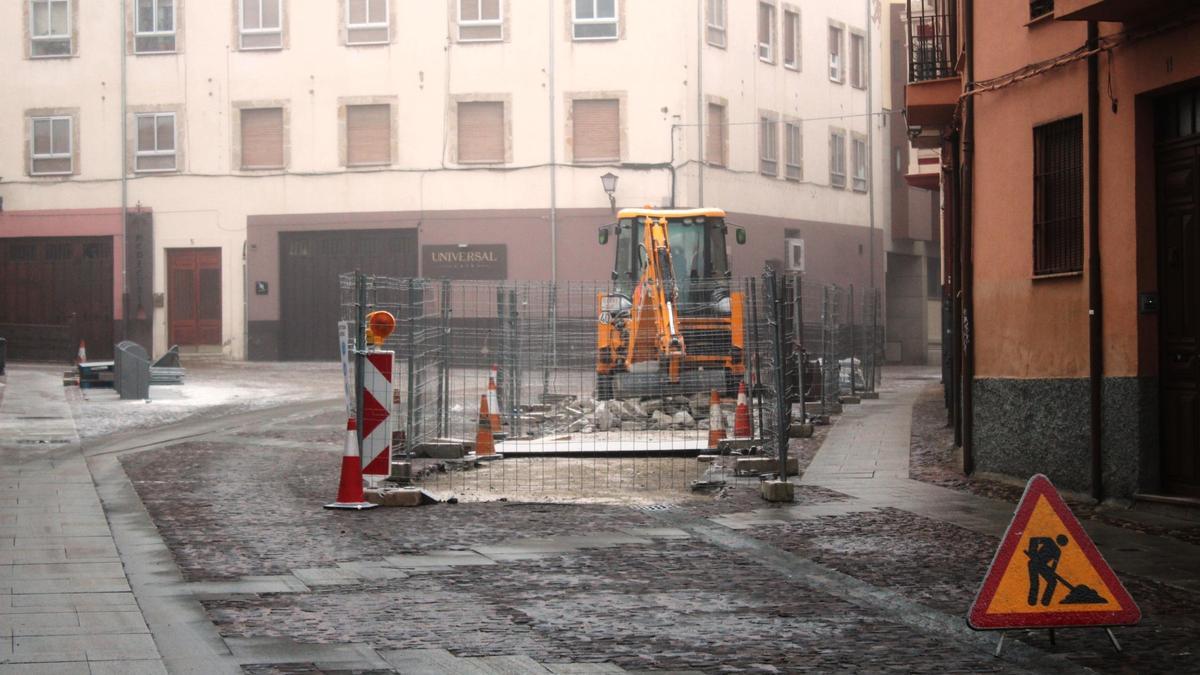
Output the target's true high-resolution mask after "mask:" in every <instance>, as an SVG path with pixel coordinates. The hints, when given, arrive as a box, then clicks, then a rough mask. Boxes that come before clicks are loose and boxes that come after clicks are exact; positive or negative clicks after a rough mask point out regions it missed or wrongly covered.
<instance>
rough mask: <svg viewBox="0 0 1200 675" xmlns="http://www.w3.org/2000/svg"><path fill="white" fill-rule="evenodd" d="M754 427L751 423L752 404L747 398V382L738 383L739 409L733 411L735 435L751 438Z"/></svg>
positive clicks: (735, 436) (736, 436)
mask: <svg viewBox="0 0 1200 675" xmlns="http://www.w3.org/2000/svg"><path fill="white" fill-rule="evenodd" d="M753 435H754V427H753V425H751V423H750V404H749V403H748V402H747V400H746V383H745V382H742V383H740V384H738V398H737V409H736V410H734V411H733V437H734V438H750V437H751V436H753Z"/></svg>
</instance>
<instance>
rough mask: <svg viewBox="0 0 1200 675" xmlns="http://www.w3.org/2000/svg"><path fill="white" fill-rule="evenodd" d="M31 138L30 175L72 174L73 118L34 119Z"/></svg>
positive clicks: (32, 120)
mask: <svg viewBox="0 0 1200 675" xmlns="http://www.w3.org/2000/svg"><path fill="white" fill-rule="evenodd" d="M30 121H31V122H32V126H31V131H32V132H33V135H32V138H30V140H29V143H30V153H29V173H30V174H32V175H35V176H53V175H61V174H69V173H72V171H73V169H74V167H73V166H72V161H71V158H72V154H71V147H72V144H71V140H72V139H71V118H70V117H34V118H32V119H31V120H30Z"/></svg>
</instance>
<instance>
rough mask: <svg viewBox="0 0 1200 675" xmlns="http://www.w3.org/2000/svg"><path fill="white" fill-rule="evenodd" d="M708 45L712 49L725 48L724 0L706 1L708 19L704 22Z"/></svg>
mask: <svg viewBox="0 0 1200 675" xmlns="http://www.w3.org/2000/svg"><path fill="white" fill-rule="evenodd" d="M706 28H707V36H708V44H710V45H713V46H714V47H724V46H725V0H708V18H707V20H706Z"/></svg>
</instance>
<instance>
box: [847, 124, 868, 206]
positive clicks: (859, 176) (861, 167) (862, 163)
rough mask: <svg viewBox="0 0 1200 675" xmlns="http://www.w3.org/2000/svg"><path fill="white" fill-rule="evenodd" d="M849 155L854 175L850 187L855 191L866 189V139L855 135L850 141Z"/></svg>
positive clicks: (864, 190)
mask: <svg viewBox="0 0 1200 675" xmlns="http://www.w3.org/2000/svg"><path fill="white" fill-rule="evenodd" d="M850 156H851V159H852V160H853V162H854V163H853V165H852V166H853V167H854V176H853V179H854V180H853V182H852V183H851V185H850V187H851V188H852V189H853V190H854V191H855V192H866V191H867V139H865V138H862V137H861V136H858V135H855V137H854V138H853V139H851V141H850Z"/></svg>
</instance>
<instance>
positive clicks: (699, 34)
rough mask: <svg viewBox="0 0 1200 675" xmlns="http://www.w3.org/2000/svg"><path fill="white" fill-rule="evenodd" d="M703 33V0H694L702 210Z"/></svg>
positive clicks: (701, 201) (698, 199) (700, 204)
mask: <svg viewBox="0 0 1200 675" xmlns="http://www.w3.org/2000/svg"><path fill="white" fill-rule="evenodd" d="M704 33H705V27H704V0H696V122H697V124H696V154H697V159H698V161H697V162H696V184H697V185H698V186H699V187H698V188H697V192H696V207H697V208H704V130H705V128H706V127H705V126H704V38H705V35H704ZM673 164H674V162H672V165H673ZM672 201H673V200H672ZM672 206H674V204H672Z"/></svg>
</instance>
